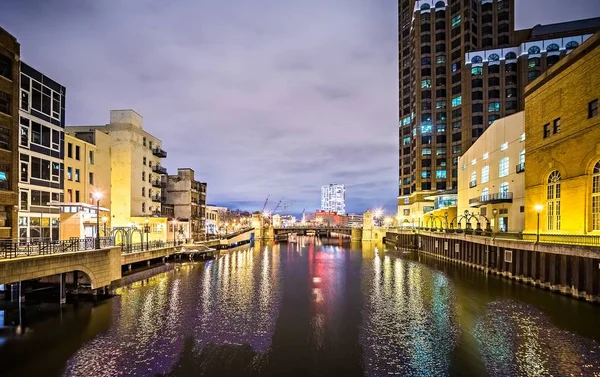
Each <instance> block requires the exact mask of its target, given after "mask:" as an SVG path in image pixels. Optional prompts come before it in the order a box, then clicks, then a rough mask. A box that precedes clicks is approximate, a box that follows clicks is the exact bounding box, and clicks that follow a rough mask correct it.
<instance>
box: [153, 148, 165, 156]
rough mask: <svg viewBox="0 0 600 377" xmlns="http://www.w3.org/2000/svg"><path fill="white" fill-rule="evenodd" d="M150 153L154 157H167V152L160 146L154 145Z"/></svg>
mask: <svg viewBox="0 0 600 377" xmlns="http://www.w3.org/2000/svg"><path fill="white" fill-rule="evenodd" d="M152 154H153V155H155V156H156V157H160V158H167V152H166V151H165V150H163V149H162V148H160V147H156V148H154V149H153V150H152Z"/></svg>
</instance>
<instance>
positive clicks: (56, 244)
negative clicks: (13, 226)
mask: <svg viewBox="0 0 600 377" xmlns="http://www.w3.org/2000/svg"><path fill="white" fill-rule="evenodd" d="M96 241H97V240H96V238H91V237H90V238H74V239H69V240H62V241H49V240H21V241H13V240H0V258H18V257H28V256H33V255H50V254H57V253H69V252H76V251H86V250H94V249H96ZM112 246H115V241H114V239H113V238H111V237H100V248H101V249H102V248H106V247H112Z"/></svg>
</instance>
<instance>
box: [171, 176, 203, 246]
mask: <svg viewBox="0 0 600 377" xmlns="http://www.w3.org/2000/svg"><path fill="white" fill-rule="evenodd" d="M165 191H166V203H167V204H168V205H171V206H173V210H174V212H173V215H174V218H175V219H176V220H177V222H178V223H182V222H187V223H189V226H188V228H189V231H190V233H189V234H187V235H185V236H186V237H185V238H186V239H190V238H191V239H193V240H194V241H198V240H204V239H205V232H206V230H205V228H206V183H204V182H199V181H196V180H195V176H194V170H192V169H190V168H179V169H177V175H169V176H167V185H166V190H165Z"/></svg>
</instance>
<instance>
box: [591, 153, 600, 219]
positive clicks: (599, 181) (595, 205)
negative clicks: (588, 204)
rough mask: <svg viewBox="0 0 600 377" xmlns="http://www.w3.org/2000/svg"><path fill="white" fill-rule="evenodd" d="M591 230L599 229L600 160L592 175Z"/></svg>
mask: <svg viewBox="0 0 600 377" xmlns="http://www.w3.org/2000/svg"><path fill="white" fill-rule="evenodd" d="M592 230H600V161H598V162H597V163H596V166H594V171H593V175H592Z"/></svg>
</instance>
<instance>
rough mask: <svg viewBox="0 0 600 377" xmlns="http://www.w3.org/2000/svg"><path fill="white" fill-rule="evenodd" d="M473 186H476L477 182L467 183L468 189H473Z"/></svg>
mask: <svg viewBox="0 0 600 377" xmlns="http://www.w3.org/2000/svg"><path fill="white" fill-rule="evenodd" d="M475 186H477V181H471V182H469V188H473V187H475Z"/></svg>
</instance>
